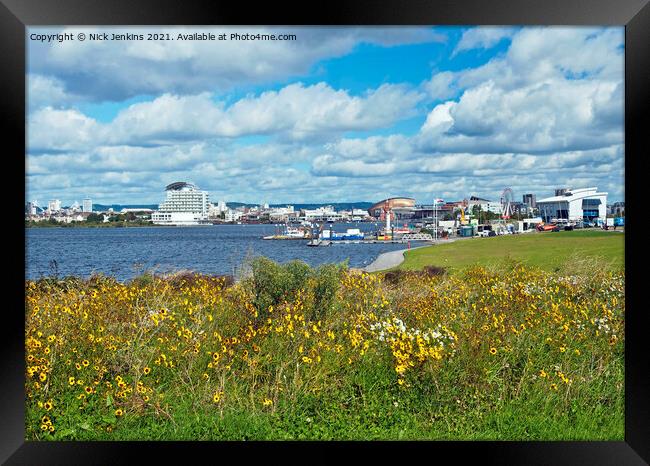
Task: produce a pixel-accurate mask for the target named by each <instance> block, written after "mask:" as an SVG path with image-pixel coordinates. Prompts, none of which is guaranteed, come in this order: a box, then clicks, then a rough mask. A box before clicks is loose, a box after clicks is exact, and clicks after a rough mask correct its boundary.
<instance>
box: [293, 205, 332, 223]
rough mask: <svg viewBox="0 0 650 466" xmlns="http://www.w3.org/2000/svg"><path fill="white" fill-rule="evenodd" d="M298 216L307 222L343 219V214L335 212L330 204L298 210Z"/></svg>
mask: <svg viewBox="0 0 650 466" xmlns="http://www.w3.org/2000/svg"><path fill="white" fill-rule="evenodd" d="M300 216H301V217H302V218H303V219H304V220H306V221H308V222H328V221H330V222H336V221H340V220H342V219H343V215H341V213H340V212H336V211H335V210H334V207H332V206H331V205H328V206H323V207H318V208H317V209H303V210H301V211H300Z"/></svg>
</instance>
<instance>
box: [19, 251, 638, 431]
mask: <svg viewBox="0 0 650 466" xmlns="http://www.w3.org/2000/svg"><path fill="white" fill-rule="evenodd" d="M592 262H593V261H592ZM25 295H26V314H25V319H26V327H25V348H26V353H25V357H26V374H25V377H26V382H25V389H26V438H27V439H28V440H65V439H69V440H180V439H185V440H189V439H193V440H221V439H224V440H242V439H248V440H257V439H259V440H262V439H264V440H283V439H305V440H311V439H333V440H366V439H367V440H370V439H432V440H438V439H451V440H470V439H474V440H476V439H485V440H494V439H499V440H574V439H584V440H587V439H594V440H595V439H599V440H605V439H606V440H622V439H623V433H624V423H623V412H624V386H623V380H624V342H625V335H624V314H625V276H624V272H623V270H622V269H614V270H613V269H607V268H603V267H598V266H597V265H595V266H593V267H591V268H589V267H587V268H582V269H580V268H576V269H566V270H564V269H563V270H558V271H554V272H549V271H544V270H541V269H538V268H535V267H529V266H526V265H523V264H521V263H518V262H513V261H509V262H504V263H502V264H499V266H490V267H487V268H486V267H482V266H471V267H467V268H465V269H463V270H461V271H458V272H456V273H454V274H453V275H450V274H448V273H445V271H444V270H442V269H436V268H428V269H425V270H424V271H394V272H387V273H378V274H368V273H364V272H361V271H358V270H350V269H349V268H348V267H347V266H346V265H345V264H338V265H334V264H331V265H325V266H321V267H319V268H311V267H309V266H307V265H306V264H304V263H302V262H298V261H293V262H289V263H286V264H283V265H281V264H277V263H274V262H272V261H270V260H268V259H264V258H257V259H254V260H252V261H251V264H250V267H249V270H248V273H247V274H246V275H245V276H243V277H241V278H240V279H238V280H237V281H235V280H233V279H232V278H230V277H212V276H202V275H198V274H192V273H181V274H177V275H174V276H156V275H153V274H144V275H142V276H140V277H138V278H136V279H134V280H132V281H129V282H126V283H120V282H118V281H116V280H115V279H113V278H109V277H106V276H102V275H97V276H92V277H91V278H89V279H81V278H73V277H68V278H62V279H57V278H42V279H40V280H37V281H27V282H26V288H25Z"/></svg>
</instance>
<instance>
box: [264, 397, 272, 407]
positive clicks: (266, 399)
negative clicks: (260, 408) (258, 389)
mask: <svg viewBox="0 0 650 466" xmlns="http://www.w3.org/2000/svg"><path fill="white" fill-rule="evenodd" d="M263 404H264V406H271V405H272V404H273V401H272V400H269V399H268V398H264V402H263Z"/></svg>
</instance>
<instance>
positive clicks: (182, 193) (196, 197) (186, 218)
mask: <svg viewBox="0 0 650 466" xmlns="http://www.w3.org/2000/svg"><path fill="white" fill-rule="evenodd" d="M165 193H166V199H165V201H164V202H163V203H162V204H160V205H159V206H158V211H156V212H154V213H153V214H152V215H151V220H152V222H153V223H156V224H159V225H199V224H200V223H201V222H202V221H204V220H206V219H207V218H208V213H209V210H210V199H209V194H208V192H207V191H202V190H200V189H199V188H198V187H197V186H195V185H194V184H192V183H186V182H184V181H179V182H176V183H171V184H169V185H167V187H166V188H165Z"/></svg>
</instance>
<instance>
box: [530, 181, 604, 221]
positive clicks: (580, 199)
mask: <svg viewBox="0 0 650 466" xmlns="http://www.w3.org/2000/svg"><path fill="white" fill-rule="evenodd" d="M537 208H538V209H539V216H540V217H542V219H543V220H544V221H545V222H552V221H555V220H560V219H565V220H569V221H581V220H583V221H589V222H591V221H594V220H595V219H599V220H600V221H602V222H604V221H605V219H606V217H607V193H604V192H603V193H599V192H598V188H582V189H568V190H567V191H566V192H565V193H564V194H561V195H559V196H553V197H547V198H546V199H541V200H538V201H537Z"/></svg>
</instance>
